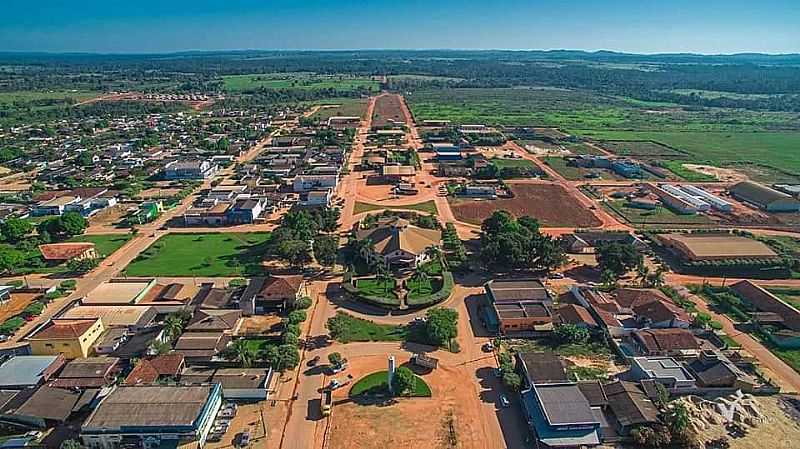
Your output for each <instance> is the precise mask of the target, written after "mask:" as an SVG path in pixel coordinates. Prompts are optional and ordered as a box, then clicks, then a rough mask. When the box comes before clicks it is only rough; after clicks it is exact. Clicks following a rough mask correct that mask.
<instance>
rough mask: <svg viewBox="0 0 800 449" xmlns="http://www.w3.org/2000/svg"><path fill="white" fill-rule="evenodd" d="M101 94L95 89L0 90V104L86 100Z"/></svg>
mask: <svg viewBox="0 0 800 449" xmlns="http://www.w3.org/2000/svg"><path fill="white" fill-rule="evenodd" d="M99 95H101V92H96V91H72V90H56V91H40V90H36V91H32V90H29V91H14V92H0V105H5V104H12V103H27V102H34V101H35V102H43V101H47V100H52V101H64V100H70V101H75V102H79V101H82V100H88V99H89V98H94V97H97V96H99Z"/></svg>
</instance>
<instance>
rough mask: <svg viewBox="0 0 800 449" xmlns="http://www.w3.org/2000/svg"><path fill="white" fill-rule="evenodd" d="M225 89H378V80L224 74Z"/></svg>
mask: <svg viewBox="0 0 800 449" xmlns="http://www.w3.org/2000/svg"><path fill="white" fill-rule="evenodd" d="M222 80H223V83H224V86H225V90H227V91H228V92H243V91H248V90H255V89H261V88H264V89H305V90H322V89H335V90H342V91H349V90H361V89H369V90H370V91H377V90H378V82H377V81H373V80H371V79H369V78H362V77H353V76H348V75H315V74H308V73H306V74H299V73H293V74H279V73H265V74H254V75H226V76H223V77H222Z"/></svg>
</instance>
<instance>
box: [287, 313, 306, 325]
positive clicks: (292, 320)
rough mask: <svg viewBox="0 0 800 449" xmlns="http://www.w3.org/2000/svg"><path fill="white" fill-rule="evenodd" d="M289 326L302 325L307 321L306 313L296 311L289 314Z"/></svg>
mask: <svg viewBox="0 0 800 449" xmlns="http://www.w3.org/2000/svg"><path fill="white" fill-rule="evenodd" d="M288 318H289V324H300V323H302V322H303V321H305V320H306V318H307V316H306V312H305V311H304V310H294V311H292V312H289V316H288Z"/></svg>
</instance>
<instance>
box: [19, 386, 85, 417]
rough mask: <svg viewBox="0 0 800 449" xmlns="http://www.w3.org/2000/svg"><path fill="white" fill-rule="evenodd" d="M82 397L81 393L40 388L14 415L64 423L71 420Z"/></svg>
mask: <svg viewBox="0 0 800 449" xmlns="http://www.w3.org/2000/svg"><path fill="white" fill-rule="evenodd" d="M80 397H81V393H79V392H75V391H70V390H64V389H61V388H51V387H40V388H39V389H38V390H36V393H34V394H33V396H31V397H30V398H29V399H28V400H27V401H25V403H24V404H22V405H21V406H20V407H19V408H18V409H17V410H16V411H15V412H14V413H13V414H14V415H18V416H35V417H37V418H44V419H48V420H53V421H59V422H64V421H66V420H67V418H69V415H70V414H71V413H72V410H73V408H74V407H75V404H77V403H78V399H80Z"/></svg>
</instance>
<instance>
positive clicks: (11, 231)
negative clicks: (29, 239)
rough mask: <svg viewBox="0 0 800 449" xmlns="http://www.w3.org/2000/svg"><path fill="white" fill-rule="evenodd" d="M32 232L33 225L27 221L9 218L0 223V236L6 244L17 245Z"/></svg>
mask: <svg viewBox="0 0 800 449" xmlns="http://www.w3.org/2000/svg"><path fill="white" fill-rule="evenodd" d="M31 232H33V225H32V224H31V222H30V221H28V220H23V219H21V218H9V219H7V220H5V221H4V222H2V223H0V235H2V237H3V239H4V240H5V241H7V242H11V243H17V242H19V241H20V240H22V239H23V238H25V236H27V235H28V234H30V233H31Z"/></svg>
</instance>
